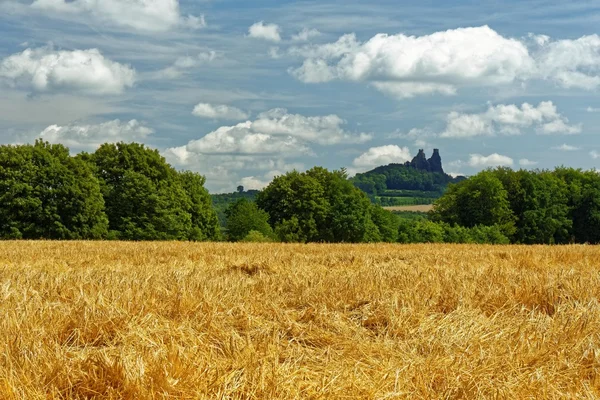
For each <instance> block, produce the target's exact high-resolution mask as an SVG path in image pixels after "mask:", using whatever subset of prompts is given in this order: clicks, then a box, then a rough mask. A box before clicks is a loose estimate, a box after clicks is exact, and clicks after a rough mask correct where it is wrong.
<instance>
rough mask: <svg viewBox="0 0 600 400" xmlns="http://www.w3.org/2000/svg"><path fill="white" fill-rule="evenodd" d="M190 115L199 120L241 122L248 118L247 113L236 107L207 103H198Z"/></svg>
mask: <svg viewBox="0 0 600 400" xmlns="http://www.w3.org/2000/svg"><path fill="white" fill-rule="evenodd" d="M192 114H193V115H195V116H197V117H200V118H209V119H227V120H242V119H247V118H248V117H249V116H250V115H249V114H248V113H247V112H244V111H242V110H240V109H239V108H236V107H231V106H227V105H214V104H208V103H198V104H197V105H196V107H194V110H193V111H192Z"/></svg>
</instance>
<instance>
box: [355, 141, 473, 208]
mask: <svg viewBox="0 0 600 400" xmlns="http://www.w3.org/2000/svg"><path fill="white" fill-rule="evenodd" d="M465 179H466V178H465V177H464V176H459V177H456V178H453V177H452V176H450V175H448V174H446V173H445V172H444V169H443V166H442V159H441V156H440V152H439V150H438V149H434V150H433V154H432V156H431V157H430V158H429V159H427V158H426V157H425V152H424V151H423V150H422V149H421V150H419V153H418V154H417V155H416V156H415V157H414V158H413V159H412V161H407V162H405V163H403V164H389V165H385V166H380V167H377V168H375V169H373V170H371V171H368V172H365V173H362V174H356V176H355V177H354V178H352V183H354V185H355V186H356V187H358V188H359V189H361V190H362V191H364V192H365V193H367V194H368V195H369V197H370V198H371V200H372V201H373V202H374V203H377V204H381V205H384V206H402V205H416V204H432V203H433V202H434V200H436V199H438V198H439V197H441V196H442V194H443V193H444V191H445V190H446V188H447V187H448V184H449V183H458V182H460V181H462V180H465Z"/></svg>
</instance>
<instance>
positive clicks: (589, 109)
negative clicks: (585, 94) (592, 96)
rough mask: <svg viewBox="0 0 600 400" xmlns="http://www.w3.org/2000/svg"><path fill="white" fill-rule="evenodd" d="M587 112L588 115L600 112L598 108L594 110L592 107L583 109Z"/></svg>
mask: <svg viewBox="0 0 600 400" xmlns="http://www.w3.org/2000/svg"><path fill="white" fill-rule="evenodd" d="M585 110H586V111H587V112H589V113H596V112H600V108H594V107H588V108H586V109H585Z"/></svg>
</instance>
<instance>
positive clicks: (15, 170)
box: [0, 141, 219, 240]
mask: <svg viewBox="0 0 600 400" xmlns="http://www.w3.org/2000/svg"><path fill="white" fill-rule="evenodd" d="M203 185H204V177H202V176H200V175H198V174H194V173H191V172H183V173H179V172H177V171H176V170H174V169H173V168H172V167H171V166H170V165H168V164H167V163H166V161H165V159H164V158H163V157H161V156H160V154H159V153H158V151H156V150H151V149H148V148H146V147H145V146H144V145H141V144H136V143H131V144H125V143H118V144H104V145H102V146H101V147H100V148H99V149H98V150H97V151H96V152H95V153H93V154H87V153H82V154H80V155H78V156H76V157H71V156H70V155H69V150H68V149H67V148H66V147H64V146H62V145H50V144H48V143H45V142H42V141H38V142H36V143H35V144H34V145H22V146H1V147H0V199H1V202H0V237H2V238H26V239H38V238H45V239H102V238H112V239H125V240H214V239H217V238H218V235H219V228H218V221H217V217H216V214H215V212H214V210H213V208H212V206H211V201H210V197H209V195H208V192H207V191H206V190H205V189H204V186H203Z"/></svg>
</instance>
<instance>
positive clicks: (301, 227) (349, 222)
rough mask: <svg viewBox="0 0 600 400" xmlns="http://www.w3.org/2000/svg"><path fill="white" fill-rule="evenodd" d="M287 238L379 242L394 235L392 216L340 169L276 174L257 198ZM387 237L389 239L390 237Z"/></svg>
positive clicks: (297, 240)
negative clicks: (372, 200) (373, 202)
mask: <svg viewBox="0 0 600 400" xmlns="http://www.w3.org/2000/svg"><path fill="white" fill-rule="evenodd" d="M256 201H257V204H258V206H259V207H260V208H262V209H263V210H265V211H266V212H267V213H268V214H269V223H270V224H271V226H273V227H274V229H275V232H276V234H277V236H278V237H279V239H280V240H282V241H286V242H377V241H382V240H391V241H393V240H394V239H395V234H396V228H395V227H394V217H393V215H392V214H391V213H389V212H387V211H384V210H383V209H381V207H378V206H374V205H372V204H371V202H370V201H369V199H368V197H367V196H366V195H365V194H364V193H363V192H362V191H360V190H359V189H357V188H356V187H354V186H353V185H352V183H351V182H350V181H349V180H348V179H347V176H346V173H345V172H344V171H333V172H330V171H327V170H326V169H324V168H321V167H315V168H312V169H310V170H309V171H307V172H302V173H301V172H297V171H293V172H290V173H288V174H286V175H283V176H279V177H276V178H275V179H274V180H273V182H272V183H271V184H270V185H269V186H267V187H266V188H265V189H264V190H263V191H262V192H260V193H259V194H258V196H257V200H256ZM390 235H391V237H390Z"/></svg>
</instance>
